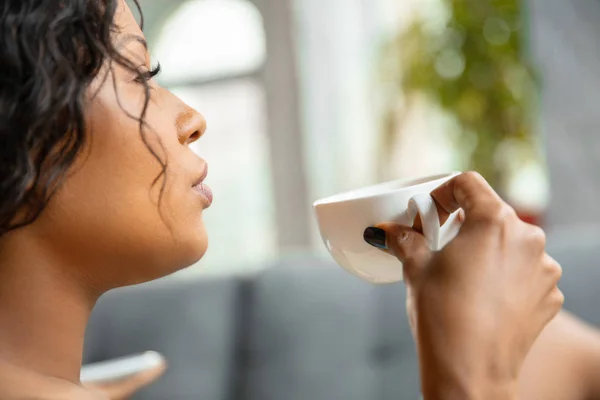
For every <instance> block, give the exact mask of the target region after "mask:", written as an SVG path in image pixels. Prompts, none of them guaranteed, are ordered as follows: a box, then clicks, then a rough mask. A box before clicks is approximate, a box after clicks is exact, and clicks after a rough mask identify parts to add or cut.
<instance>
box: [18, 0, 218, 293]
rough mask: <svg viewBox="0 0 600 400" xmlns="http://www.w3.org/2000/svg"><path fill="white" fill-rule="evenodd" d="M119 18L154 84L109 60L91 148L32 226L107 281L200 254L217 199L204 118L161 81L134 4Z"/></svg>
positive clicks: (51, 247) (90, 124)
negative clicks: (201, 150) (204, 147)
mask: <svg viewBox="0 0 600 400" xmlns="http://www.w3.org/2000/svg"><path fill="white" fill-rule="evenodd" d="M115 25H116V27H118V32H116V33H115V36H114V42H115V45H116V46H117V48H118V50H119V52H120V53H121V54H122V55H123V56H125V57H127V58H128V59H129V60H130V61H131V62H132V63H134V64H135V65H136V67H137V68H138V69H139V70H140V71H142V72H143V73H142V74H141V75H142V76H143V77H144V79H146V80H147V83H148V86H149V90H148V91H146V88H145V86H144V85H143V84H142V83H141V82H140V79H139V74H135V73H132V72H131V71H130V70H128V69H127V68H124V67H122V66H120V65H118V64H117V63H114V62H113V63H110V62H109V61H110V60H107V63H106V66H105V68H103V69H102V70H101V71H100V73H99V74H98V75H97V76H96V78H95V80H94V81H93V83H92V85H91V86H90V87H89V89H88V100H87V103H86V110H85V114H86V115H85V117H86V129H87V132H86V133H87V142H86V145H85V147H84V148H83V149H82V151H81V152H80V154H79V155H78V157H77V159H76V161H75V163H74V165H73V166H72V167H71V169H70V170H69V173H68V175H67V177H66V180H65V181H64V183H63V184H62V185H61V187H60V189H59V190H58V192H57V193H56V194H55V195H54V196H53V197H52V198H51V200H50V202H49V203H48V205H47V207H46V208H45V210H44V212H43V213H42V214H41V216H40V217H39V218H38V219H37V220H36V221H35V222H34V223H33V224H31V225H29V226H27V227H25V228H22V229H25V230H28V232H29V233H30V234H31V237H35V238H37V239H39V240H41V241H44V243H45V247H46V248H47V250H48V252H49V254H51V256H52V257H56V258H60V261H61V264H62V265H66V266H69V267H70V268H75V269H76V270H77V271H76V272H77V273H79V274H81V276H82V277H84V278H85V279H90V280H93V281H94V282H93V283H94V284H98V285H102V286H103V287H107V288H110V287H114V286H120V285H126V284H133V283H139V282H142V281H147V280H150V279H154V278H158V277H161V276H164V275H166V274H169V273H172V272H174V271H177V270H179V269H181V268H184V267H186V266H188V265H190V264H192V263H194V262H196V261H197V260H199V259H200V258H201V257H202V256H203V254H204V253H205V251H206V248H207V235H206V232H205V229H204V225H203V221H202V214H203V211H204V210H205V209H206V208H207V207H208V206H209V205H210V202H211V201H212V198H211V197H212V196H211V195H210V193H209V189H207V188H206V186H204V185H203V184H202V181H203V179H204V178H205V176H206V174H207V171H208V170H207V164H206V162H205V161H204V160H202V159H200V158H199V157H197V156H196V155H195V154H194V153H193V152H192V150H191V149H190V144H191V143H193V142H194V141H196V140H198V139H200V137H201V136H202V135H203V134H204V131H205V129H206V123H205V120H204V118H203V117H202V115H200V114H199V113H198V112H196V111H195V110H193V109H192V108H190V107H189V106H187V105H186V104H185V103H183V102H182V101H181V100H180V99H179V98H177V97H176V96H175V95H173V94H172V93H171V92H169V91H168V90H166V89H164V88H162V87H160V86H159V85H158V84H157V83H156V82H155V81H154V80H153V79H151V78H152V77H151V75H152V69H153V66H152V65H150V57H149V54H148V50H147V45H146V43H145V39H144V35H143V33H142V31H141V30H140V28H139V27H138V24H137V22H136V20H135V19H134V17H133V15H132V13H131V10H130V9H129V8H128V6H127V5H126V4H125V2H124V1H121V2H120V3H119V6H118V9H117V12H116V15H115ZM147 94H148V95H149V96H150V97H149V101H148V102H146V101H145V100H146V95H147ZM144 109H145V110H144ZM143 111H145V113H144V115H145V117H144V121H143V126H142V127H140V121H139V120H138V119H139V116H140V115H142V114H143ZM140 128H142V129H140Z"/></svg>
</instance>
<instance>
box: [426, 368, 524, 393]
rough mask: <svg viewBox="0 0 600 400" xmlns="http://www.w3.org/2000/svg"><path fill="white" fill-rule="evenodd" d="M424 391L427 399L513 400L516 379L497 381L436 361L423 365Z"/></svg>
mask: <svg viewBox="0 0 600 400" xmlns="http://www.w3.org/2000/svg"><path fill="white" fill-rule="evenodd" d="M421 390H422V393H423V399H424V400H514V399H516V398H517V385H516V382H514V383H512V382H508V381H498V380H495V379H491V378H489V377H484V376H483V375H474V374H470V373H469V372H466V371H464V370H463V371H460V370H459V369H458V368H457V367H456V366H444V365H443V364H441V365H440V364H439V363H437V362H435V361H425V362H422V364H421Z"/></svg>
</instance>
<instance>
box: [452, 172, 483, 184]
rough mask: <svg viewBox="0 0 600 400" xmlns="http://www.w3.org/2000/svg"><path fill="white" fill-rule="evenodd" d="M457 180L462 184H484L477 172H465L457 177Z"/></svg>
mask: <svg viewBox="0 0 600 400" xmlns="http://www.w3.org/2000/svg"><path fill="white" fill-rule="evenodd" d="M457 180H460V181H462V182H463V183H471V182H485V179H484V178H483V176H481V174H480V173H479V172H475V171H467V172H465V173H463V174H461V175H459V176H458V177H457Z"/></svg>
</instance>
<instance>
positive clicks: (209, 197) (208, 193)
mask: <svg viewBox="0 0 600 400" xmlns="http://www.w3.org/2000/svg"><path fill="white" fill-rule="evenodd" d="M192 189H194V191H195V192H196V193H198V194H199V195H200V196H202V197H204V199H205V200H206V202H207V203H208V206H210V205H211V204H212V202H213V192H212V190H210V188H209V187H208V186H207V185H205V184H204V183H200V184H198V185H196V186H193V187H192ZM208 206H207V207H208Z"/></svg>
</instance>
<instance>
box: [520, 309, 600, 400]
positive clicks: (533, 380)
mask: <svg viewBox="0 0 600 400" xmlns="http://www.w3.org/2000/svg"><path fill="white" fill-rule="evenodd" d="M519 399H523V400H527V399H545V400H555V399H556V400H594V399H600V331H598V330H597V329H595V328H593V327H591V326H589V325H588V324H586V323H584V322H582V321H581V320H579V319H577V318H576V317H574V316H573V315H571V314H569V313H567V312H561V313H560V314H559V315H558V316H557V317H556V318H555V319H554V320H553V321H552V322H551V323H550V324H548V326H547V327H546V328H545V329H544V330H543V331H542V333H541V335H540V336H539V338H538V339H537V341H536V342H535V344H534V345H533V347H532V348H531V351H530V353H529V355H528V356H527V358H526V360H525V364H524V366H523V370H522V371H521V375H520V382H519Z"/></svg>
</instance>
